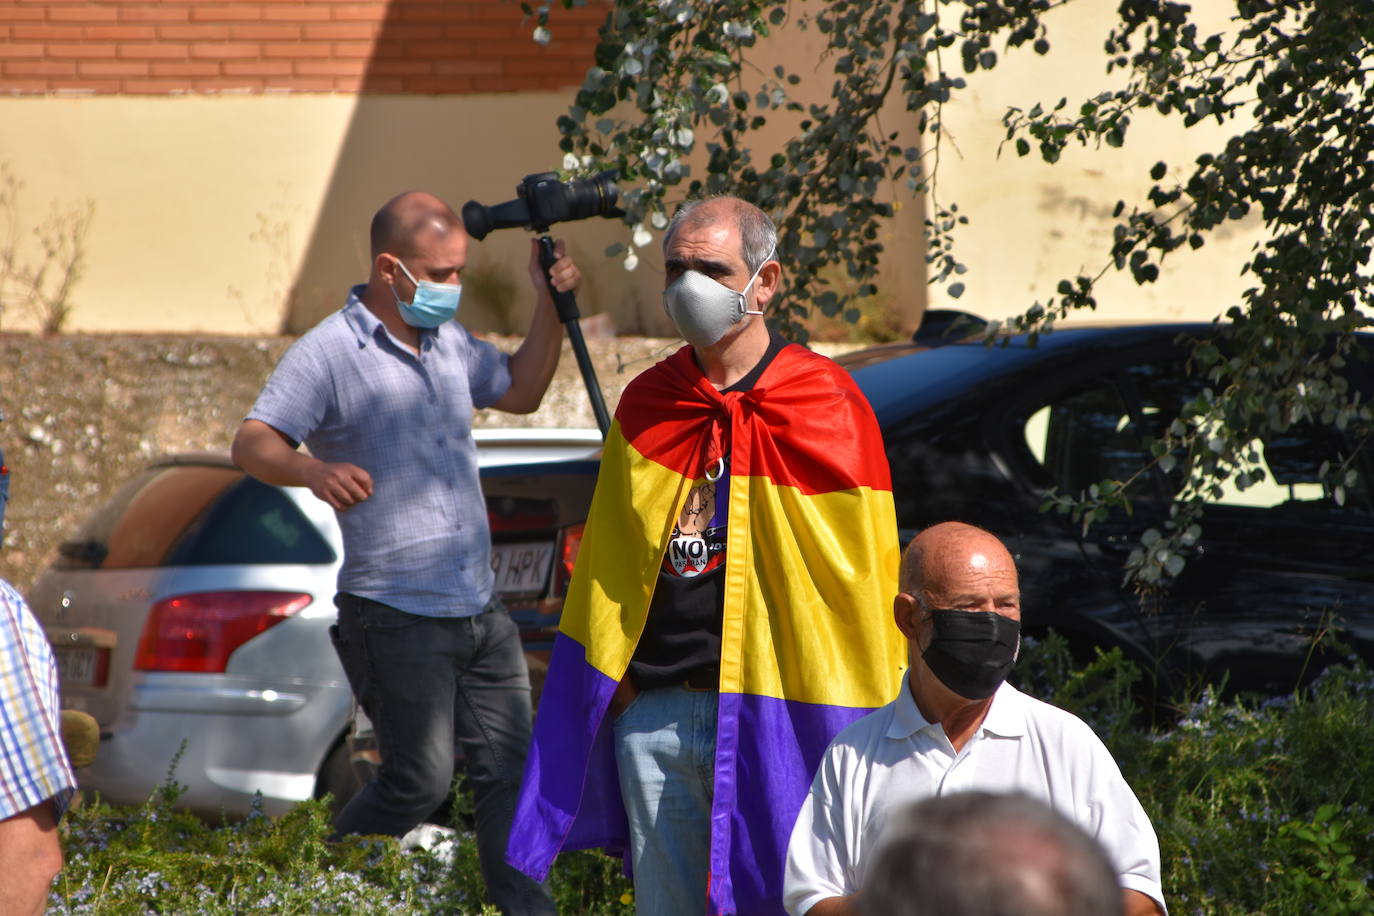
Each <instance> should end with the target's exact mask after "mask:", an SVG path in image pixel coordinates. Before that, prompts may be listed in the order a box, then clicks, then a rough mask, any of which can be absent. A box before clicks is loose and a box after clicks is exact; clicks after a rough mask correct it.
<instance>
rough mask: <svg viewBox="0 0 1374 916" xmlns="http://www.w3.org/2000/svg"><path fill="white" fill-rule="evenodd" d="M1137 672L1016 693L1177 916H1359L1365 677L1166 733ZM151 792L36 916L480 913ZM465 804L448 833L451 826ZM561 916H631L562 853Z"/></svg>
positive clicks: (79, 858)
mask: <svg viewBox="0 0 1374 916" xmlns="http://www.w3.org/2000/svg"><path fill="white" fill-rule="evenodd" d="M1138 678H1139V672H1138V671H1136V670H1135V669H1134V668H1133V667H1132V666H1131V665H1129V664H1128V663H1127V662H1125V661H1124V660H1123V659H1122V657H1121V655H1120V654H1119V653H1116V652H1111V653H1102V652H1099V653H1097V655H1096V657H1095V658H1094V659H1093V660H1092V661H1090V662H1089V663H1088V664H1086V665H1078V664H1075V663H1074V662H1073V660H1072V657H1071V655H1070V653H1069V651H1068V648H1067V644H1066V643H1065V642H1064V641H1063V640H1062V639H1059V638H1058V637H1055V636H1053V635H1051V636H1050V637H1049V638H1047V639H1045V640H1043V641H1040V642H1038V643H1037V642H1033V641H1031V640H1027V641H1026V644H1025V649H1024V651H1023V652H1022V658H1021V661H1020V662H1019V663H1018V667H1017V671H1016V679H1017V681H1018V683H1019V685H1020V686H1021V688H1022V689H1024V690H1026V691H1027V692H1029V693H1032V694H1034V695H1036V696H1040V697H1043V698H1045V699H1047V700H1049V701H1050V702H1053V703H1054V704H1055V705H1058V706H1062V707H1064V708H1066V709H1069V710H1071V711H1073V712H1074V713H1076V714H1078V715H1079V716H1081V717H1082V718H1084V719H1085V720H1087V721H1088V722H1089V724H1091V725H1092V726H1093V727H1094V729H1096V731H1097V732H1098V734H1099V735H1101V736H1102V739H1103V740H1104V741H1105V742H1106V743H1107V746H1108V747H1109V748H1111V750H1112V753H1113V754H1114V755H1115V756H1116V759H1117V761H1118V762H1119V763H1120V765H1121V769H1122V772H1123V773H1124V774H1125V776H1126V779H1127V781H1128V782H1130V784H1131V785H1132V786H1133V787H1134V788H1135V791H1136V794H1137V795H1138V796H1139V797H1140V801H1141V804H1143V805H1144V806H1145V810H1146V811H1147V812H1148V813H1149V814H1150V817H1151V819H1152V820H1153V822H1154V825H1155V830H1156V832H1157V833H1158V834H1159V840H1160V847H1161V853H1162V856H1163V866H1164V874H1163V878H1164V893H1165V898H1166V899H1167V901H1168V903H1169V908H1170V912H1171V913H1173V914H1174V916H1180V914H1188V916H1194V914H1197V916H1240V914H1265V916H1284V914H1308V913H1321V914H1328V913H1329V914H1348V913H1374V892H1371V889H1370V888H1371V884H1374V751H1371V749H1370V742H1369V740H1368V734H1369V723H1370V722H1374V676H1371V673H1370V671H1369V669H1368V668H1367V667H1365V666H1364V665H1363V664H1362V663H1360V662H1358V661H1354V660H1352V661H1350V662H1349V663H1347V664H1343V665H1338V666H1335V667H1332V668H1330V669H1328V670H1327V671H1326V672H1325V673H1324V674H1322V675H1321V676H1320V677H1319V678H1317V680H1316V681H1315V682H1314V683H1313V684H1312V685H1311V686H1310V687H1309V688H1308V689H1306V690H1304V691H1303V692H1301V693H1297V694H1294V695H1292V696H1288V697H1282V698H1278V699H1270V700H1265V701H1259V700H1236V701H1232V702H1228V703H1223V702H1220V701H1219V700H1218V699H1217V697H1216V694H1215V693H1213V692H1211V691H1206V692H1204V693H1202V695H1201V696H1200V697H1198V698H1197V700H1196V701H1195V702H1193V703H1192V704H1191V706H1190V707H1189V708H1188V710H1187V713H1186V715H1185V716H1184V718H1183V719H1182V720H1181V721H1179V722H1178V723H1177V724H1176V725H1175V726H1173V727H1171V728H1169V729H1152V728H1149V727H1146V726H1143V725H1141V724H1140V721H1141V716H1140V715H1139V711H1138V710H1137V708H1136V707H1135V706H1134V705H1133V704H1132V702H1131V697H1132V689H1133V685H1134V684H1135V683H1136V682H1137V680H1138ZM178 792H179V789H178V787H177V786H176V784H175V783H174V782H173V781H172V780H171V779H170V778H169V779H168V782H167V784H166V785H165V786H164V787H163V788H162V789H160V790H159V791H158V792H156V793H154V795H153V797H152V798H150V799H149V800H148V802H147V803H146V804H144V805H143V806H141V807H138V808H114V807H110V806H108V805H104V804H100V803H99V802H94V803H89V804H86V805H84V806H82V807H80V808H77V809H76V810H74V811H72V812H71V813H70V814H68V816H67V817H66V818H65V819H64V821H63V827H62V830H63V832H64V834H65V838H64V848H65V850H66V854H67V865H66V868H65V869H64V870H63V873H62V874H61V876H59V878H58V879H57V881H56V883H55V884H54V885H53V892H52V896H51V903H50V909H49V912H50V913H53V914H69V913H70V914H97V913H108V914H131V913H167V914H178V916H180V914H188V916H190V914H206V916H218V914H231V913H243V912H250V911H252V912H271V913H275V914H293V913H301V914H304V913H311V914H313V913H387V914H392V913H395V914H412V913H413V914H439V916H442V914H478V913H483V912H487V910H484V908H483V901H482V880H481V877H480V874H479V871H478V867H477V855H476V850H475V844H474V843H473V842H471V837H470V835H468V834H466V833H463V832H461V831H460V833H459V834H458V844H457V848H456V850H453V852H454V855H453V856H452V862H451V864H450V863H449V862H446V861H445V860H444V859H442V858H440V857H438V856H436V855H435V854H434V853H432V852H428V851H423V850H416V851H410V852H405V851H402V850H401V849H400V847H399V846H398V845H397V844H396V843H395V842H393V841H391V840H383V839H377V838H370V839H369V838H352V839H349V840H346V841H344V842H342V843H337V844H330V843H327V842H325V838H326V837H327V836H328V833H329V823H328V809H327V808H326V807H325V804H324V803H323V802H320V801H310V802H302V803H301V804H300V805H298V806H297V807H296V808H294V809H293V810H292V811H291V812H290V813H288V814H286V815H284V816H282V817H279V818H275V819H273V818H269V817H266V816H265V815H263V814H262V813H261V812H255V813H253V814H251V815H250V816H249V817H247V818H246V819H244V820H242V821H237V822H230V821H227V820H226V821H225V822H223V823H221V824H219V825H217V826H213V825H208V824H206V823H204V822H203V821H201V820H199V819H197V818H196V817H194V816H192V815H190V814H187V813H185V812H181V811H178V810H176V808H175V802H176V798H177V795H178ZM466 804H468V802H467V801H466V797H465V795H464V794H462V793H460V794H459V802H458V805H459V807H458V810H457V811H456V817H455V822H457V823H460V824H461V823H463V822H464V818H463V814H464V811H465V810H466V809H465V805H466ZM550 887H551V889H552V891H553V894H554V897H555V899H556V900H557V902H558V907H559V912H560V913H563V914H565V916H571V914H596V916H628V914H629V913H631V912H633V908H634V906H633V897H632V895H631V891H630V885H629V882H628V881H626V880H625V878H624V877H623V876H622V874H621V865H620V862H619V860H617V859H612V858H608V857H606V856H603V855H600V854H599V853H593V852H581V853H569V854H565V855H563V856H560V857H559V859H558V862H557V864H556V865H555V867H554V871H553V874H552V876H551V877H550Z"/></svg>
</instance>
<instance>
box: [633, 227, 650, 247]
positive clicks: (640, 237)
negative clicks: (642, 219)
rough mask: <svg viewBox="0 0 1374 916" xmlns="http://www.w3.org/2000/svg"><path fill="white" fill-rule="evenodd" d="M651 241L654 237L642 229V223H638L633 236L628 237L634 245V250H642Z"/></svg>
mask: <svg viewBox="0 0 1374 916" xmlns="http://www.w3.org/2000/svg"><path fill="white" fill-rule="evenodd" d="M653 240H654V237H653V236H652V235H650V234H649V230H648V229H645V228H644V224H643V223H640V224H638V225H637V226H635V231H634V234H633V235H631V236H630V241H631V242H633V243H634V246H635V247H636V248H644V247H646V246H648V244H649V243H650V242H652V241H653Z"/></svg>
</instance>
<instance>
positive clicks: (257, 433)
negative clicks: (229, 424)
mask: <svg viewBox="0 0 1374 916" xmlns="http://www.w3.org/2000/svg"><path fill="white" fill-rule="evenodd" d="M229 457H230V458H231V459H232V460H233V462H234V464H236V465H238V466H239V467H241V468H243V469H244V470H245V471H247V472H248V473H249V474H252V475H253V476H254V477H256V478H257V479H258V480H261V481H262V482H263V483H270V484H275V485H277V486H279V487H309V488H310V492H311V493H314V494H315V496H317V497H318V498H319V499H321V500H323V501H324V502H326V503H328V504H329V505H330V507H332V508H333V509H335V510H336V511H338V512H343V511H344V510H345V509H348V508H351V507H352V506H356V505H357V504H358V503H360V502H362V501H363V500H365V499H367V498H368V497H369V496H371V495H372V475H371V474H369V473H367V471H364V470H363V469H362V468H360V467H358V466H357V465H356V464H329V463H327V462H324V461H321V460H320V459H318V458H314V457H312V456H310V455H305V454H302V453H301V452H299V451H297V450H296V446H295V444H294V443H292V442H291V440H290V439H288V438H287V437H286V434H285V433H283V432H282V431H281V430H279V429H276V428H275V427H272V426H268V425H267V424H266V423H263V422H262V421H261V420H244V421H243V424H242V425H241V426H239V431H238V433H237V434H236V435H235V436H234V444H233V446H232V447H231V448H230V450H229Z"/></svg>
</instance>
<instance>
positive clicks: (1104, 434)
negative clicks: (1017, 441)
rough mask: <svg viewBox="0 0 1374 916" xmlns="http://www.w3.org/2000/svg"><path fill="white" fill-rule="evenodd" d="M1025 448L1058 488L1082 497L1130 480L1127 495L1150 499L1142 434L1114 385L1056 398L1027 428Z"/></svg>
mask: <svg viewBox="0 0 1374 916" xmlns="http://www.w3.org/2000/svg"><path fill="white" fill-rule="evenodd" d="M1025 436H1026V445H1027V446H1028V447H1029V448H1030V451H1031V454H1032V455H1033V456H1035V460H1036V461H1038V462H1040V464H1041V465H1043V466H1044V468H1045V470H1046V471H1048V472H1049V474H1050V477H1051V478H1052V479H1053V480H1054V482H1055V484H1056V485H1057V486H1058V487H1059V489H1061V490H1063V491H1065V492H1068V493H1075V494H1076V493H1081V492H1083V491H1084V490H1086V489H1088V487H1090V486H1092V485H1093V484H1095V483H1098V482H1099V481H1102V480H1105V479H1108V478H1110V479H1112V480H1132V478H1135V479H1134V482H1133V483H1132V484H1131V485H1130V486H1129V487H1128V488H1127V495H1128V496H1130V497H1131V498H1132V499H1137V498H1141V497H1143V496H1146V495H1148V492H1149V489H1148V488H1149V483H1150V481H1149V479H1148V478H1147V477H1146V476H1144V475H1139V473H1138V472H1139V471H1140V469H1141V468H1142V467H1143V466H1144V465H1145V456H1146V455H1147V454H1148V453H1147V452H1146V450H1145V445H1144V439H1143V438H1142V430H1141V429H1140V426H1139V424H1137V423H1136V422H1135V421H1134V420H1133V419H1132V417H1131V415H1130V413H1129V412H1128V411H1127V408H1126V403H1125V401H1123V400H1122V397H1121V394H1120V393H1119V392H1118V390H1117V388H1116V386H1115V385H1113V384H1111V383H1107V384H1101V383H1098V384H1095V385H1093V386H1091V387H1088V388H1085V389H1083V390H1080V391H1074V392H1071V393H1068V394H1065V395H1063V396H1061V397H1059V398H1056V399H1055V400H1054V401H1053V402H1051V403H1049V404H1045V405H1044V406H1042V407H1040V408H1039V409H1038V410H1036V411H1034V412H1033V413H1032V414H1031V415H1030V418H1029V419H1028V420H1027V421H1026V425H1025Z"/></svg>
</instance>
